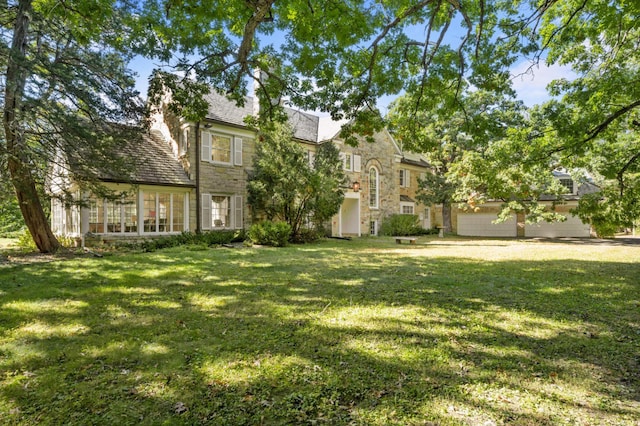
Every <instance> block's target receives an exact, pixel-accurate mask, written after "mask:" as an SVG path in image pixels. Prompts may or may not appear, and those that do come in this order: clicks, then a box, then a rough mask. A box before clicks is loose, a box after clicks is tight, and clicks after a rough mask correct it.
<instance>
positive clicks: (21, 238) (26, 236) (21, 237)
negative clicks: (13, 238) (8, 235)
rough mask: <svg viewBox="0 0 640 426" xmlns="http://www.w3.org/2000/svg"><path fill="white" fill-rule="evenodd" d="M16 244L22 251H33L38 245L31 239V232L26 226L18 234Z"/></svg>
mask: <svg viewBox="0 0 640 426" xmlns="http://www.w3.org/2000/svg"><path fill="white" fill-rule="evenodd" d="M16 245H17V246H18V247H20V250H22V251H24V252H33V251H36V250H38V247H36V243H35V242H34V241H33V237H32V236H31V232H29V230H28V229H27V228H24V229H23V230H22V231H20V233H19V234H18V241H17V243H16Z"/></svg>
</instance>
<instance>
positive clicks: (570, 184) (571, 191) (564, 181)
mask: <svg viewBox="0 0 640 426" xmlns="http://www.w3.org/2000/svg"><path fill="white" fill-rule="evenodd" d="M560 184H561V185H562V186H564V187H565V188H567V191H569V194H575V191H574V189H573V179H571V178H562V179H560Z"/></svg>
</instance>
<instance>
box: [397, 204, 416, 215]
mask: <svg viewBox="0 0 640 426" xmlns="http://www.w3.org/2000/svg"><path fill="white" fill-rule="evenodd" d="M415 210H416V206H415V203H408V202H401V203H400V213H401V214H413V213H414V212H415Z"/></svg>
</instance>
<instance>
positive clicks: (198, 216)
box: [196, 121, 202, 233]
mask: <svg viewBox="0 0 640 426" xmlns="http://www.w3.org/2000/svg"><path fill="white" fill-rule="evenodd" d="M200 137H201V136H200V122H199V121H198V122H197V123H196V232H197V233H200V232H202V210H201V206H200V204H201V203H202V200H201V199H200V198H201V197H200V155H201V154H200Z"/></svg>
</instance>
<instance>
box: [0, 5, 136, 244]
mask: <svg viewBox="0 0 640 426" xmlns="http://www.w3.org/2000/svg"><path fill="white" fill-rule="evenodd" d="M131 7H132V6H131V5H129V4H127V3H126V2H122V1H118V2H115V1H111V0H98V1H78V2H71V3H68V2H62V3H61V2H57V1H47V0H45V1H38V2H34V1H32V0H16V1H9V2H7V3H6V7H3V9H2V11H1V12H0V13H1V17H0V19H1V21H2V25H1V26H0V31H1V32H2V34H1V36H0V64H2V66H3V67H4V68H5V70H6V74H5V78H4V80H3V81H2V86H3V87H2V91H3V93H4V99H3V104H2V107H3V126H2V127H3V135H2V136H3V137H2V140H1V144H0V148H1V150H0V154H1V155H2V157H3V161H2V162H0V163H3V164H6V166H7V169H8V174H9V176H10V179H11V183H12V185H13V187H14V189H15V193H16V196H17V199H18V204H19V206H20V210H21V212H22V215H23V217H24V220H25V224H26V225H27V228H28V229H29V231H30V233H31V235H32V237H33V239H34V241H35V243H36V245H37V247H38V249H39V250H40V251H42V252H54V251H56V250H57V249H58V247H59V243H58V241H57V240H56V238H55V236H54V235H53V233H52V232H51V229H50V226H49V222H48V220H47V217H46V215H45V212H44V210H43V207H42V204H41V199H40V197H39V196H38V193H39V191H38V188H39V187H41V186H42V185H43V184H44V178H45V176H44V174H45V173H44V171H45V169H46V165H47V164H49V163H51V162H57V166H58V167H57V169H58V170H62V169H65V168H68V167H73V169H74V170H73V171H74V174H75V176H76V178H77V181H78V182H81V183H87V184H89V183H95V182H97V178H98V177H99V176H100V174H101V172H104V171H109V172H113V171H114V170H120V169H122V159H121V158H118V157H117V156H114V155H113V154H114V152H116V151H117V150H116V147H117V145H118V144H119V143H120V142H121V141H123V140H124V139H126V138H129V137H130V136H131V134H132V132H133V131H134V130H133V129H132V128H130V127H127V126H124V125H123V124H138V123H139V122H140V118H141V117H142V113H143V107H142V105H141V103H140V101H138V100H136V95H137V94H136V93H135V91H134V90H133V85H134V79H133V75H132V73H131V72H129V71H127V69H126V67H125V64H126V60H127V58H128V56H127V54H128V52H129V51H130V50H131V45H130V44H129V42H130V41H131V40H129V39H128V38H127V37H126V36H123V34H127V32H126V28H127V26H128V24H129V23H135V22H134V21H133V20H130V18H131V15H129V11H130V10H131ZM127 20H128V21H127ZM62 159H64V160H62Z"/></svg>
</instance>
